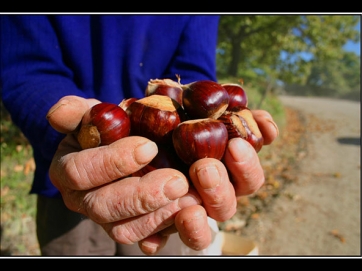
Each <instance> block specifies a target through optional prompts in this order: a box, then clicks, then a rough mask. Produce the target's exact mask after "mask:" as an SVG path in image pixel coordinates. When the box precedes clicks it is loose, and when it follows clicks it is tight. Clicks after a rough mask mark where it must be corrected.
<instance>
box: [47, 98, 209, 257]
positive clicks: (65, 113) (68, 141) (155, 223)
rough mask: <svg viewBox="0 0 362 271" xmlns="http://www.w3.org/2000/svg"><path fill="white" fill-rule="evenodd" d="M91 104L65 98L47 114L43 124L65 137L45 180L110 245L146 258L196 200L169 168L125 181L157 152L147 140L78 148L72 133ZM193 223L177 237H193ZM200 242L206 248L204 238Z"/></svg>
mask: <svg viewBox="0 0 362 271" xmlns="http://www.w3.org/2000/svg"><path fill="white" fill-rule="evenodd" d="M96 103H99V101H97V100H94V99H89V100H87V99H83V98H80V97H76V96H66V97H64V98H62V99H61V100H60V101H59V102H58V103H57V104H55V105H54V106H53V107H52V108H51V109H50V110H49V113H48V115H47V118H48V121H49V123H50V124H51V125H52V127H53V128H54V129H56V130H57V131H59V132H62V133H66V134H67V135H66V137H65V138H64V140H63V141H62V142H61V143H60V145H59V147H58V149H57V151H56V154H55V155H54V158H53V160H52V163H51V166H50V170H49V174H50V178H51V180H52V182H53V184H54V185H55V186H56V187H57V188H58V189H59V191H60V193H61V195H62V197H63V200H64V202H65V204H66V206H67V207H68V208H69V209H70V210H72V211H75V212H79V213H82V214H84V215H86V216H88V217H89V218H90V219H92V220H94V221H95V222H96V223H98V224H100V225H101V226H102V227H103V228H104V229H105V231H106V232H107V233H108V234H109V236H110V237H111V238H112V239H113V240H115V241H116V242H118V243H121V244H132V243H135V242H140V246H141V247H142V250H143V251H144V252H145V253H146V254H155V253H157V251H158V250H159V249H160V248H161V247H162V246H163V245H164V244H165V241H166V240H167V238H168V236H169V233H170V232H173V231H175V227H174V223H175V219H177V214H178V212H179V211H180V210H182V209H184V208H188V207H191V206H194V205H200V204H201V199H200V197H199V196H198V195H197V193H195V192H194V191H193V190H192V189H191V190H190V189H189V183H188V180H187V179H186V177H185V176H184V175H183V174H182V173H181V172H179V171H177V170H175V169H171V168H167V169H159V170H154V171H152V172H150V173H148V174H146V175H144V176H142V177H133V176H132V177H131V175H132V173H134V172H137V171H138V170H140V169H141V168H142V167H143V166H145V165H146V164H147V163H149V162H150V161H151V160H152V159H153V158H154V157H155V155H156V154H157V151H158V148H157V145H156V144H155V143H154V142H152V141H150V140H148V139H147V138H144V137H138V136H130V137H126V138H123V139H120V140H118V141H116V142H114V143H112V144H110V145H108V146H102V147H98V148H93V149H86V150H81V148H80V145H79V144H78V142H77V140H76V136H75V134H76V130H77V129H78V127H79V123H80V122H81V118H82V116H83V114H84V113H85V111H86V110H88V109H89V108H90V107H91V106H92V105H94V104H96ZM193 213H195V215H196V217H197V218H198V217H199V211H198V210H196V211H195V212H193V211H192V212H191V213H189V214H188V215H189V216H192V214H193ZM193 224H194V223H193V222H191V223H190V225H189V226H188V227H186V228H184V229H181V230H180V231H179V234H180V236H183V239H189V236H190V235H192V234H193V233H192V230H193V229H194V228H195V227H197V226H198V225H199V224H197V219H196V220H195V224H197V225H196V226H192V225H193ZM163 230H164V231H163ZM208 231H209V229H206V233H207V232H208ZM162 232H164V233H167V234H162ZM191 243H192V242H191ZM204 243H206V245H205V246H207V245H208V244H209V243H210V240H208V239H205V241H204Z"/></svg>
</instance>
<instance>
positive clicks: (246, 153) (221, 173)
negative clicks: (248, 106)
mask: <svg viewBox="0 0 362 271" xmlns="http://www.w3.org/2000/svg"><path fill="white" fill-rule="evenodd" d="M252 113H253V116H254V118H255V120H256V122H257V123H258V126H259V129H260V131H261V133H262V135H263V138H264V145H269V144H271V143H272V142H273V141H274V140H275V139H276V138H277V136H278V134H279V130H278V127H277V125H276V124H275V122H274V121H273V118H272V116H271V115H270V114H269V113H268V112H266V111H265V110H252ZM189 175H190V178H191V181H192V183H193V185H194V187H195V189H196V190H197V192H198V194H199V195H200V197H201V198H202V202H203V204H202V206H203V207H204V208H205V210H206V212H207V215H208V216H210V217H211V218H213V219H215V220H216V221H225V220H228V219H230V218H231V217H232V216H233V215H234V214H235V212H236V207H237V197H239V196H244V195H250V194H252V193H254V192H256V191H257V190H258V189H259V188H260V187H261V186H262V185H263V184H264V180H265V178H264V171H263V168H262V167H261V164H260V161H259V157H258V154H257V153H256V152H255V150H254V148H253V147H252V146H251V145H250V144H249V143H248V142H247V141H245V140H243V139H241V138H233V139H231V140H229V142H228V146H227V149H226V152H225V155H224V158H223V161H219V160H216V159H211V158H204V159H200V160H198V161H196V162H195V163H194V164H192V165H191V167H190V170H189ZM189 209H193V210H194V209H199V211H200V215H199V221H200V222H199V223H200V227H199V228H197V229H194V231H193V236H192V238H189V239H183V238H182V236H181V239H182V240H183V242H184V243H185V244H186V245H188V246H190V247H191V248H194V249H198V248H200V247H201V248H205V247H207V243H205V240H207V238H206V237H205V236H206V235H208V234H209V233H207V231H206V230H202V228H201V227H202V226H204V225H205V224H206V223H207V222H206V219H207V217H206V215H204V212H202V210H200V206H191V207H188V208H185V209H182V210H181V211H180V212H179V213H178V214H177V216H176V217H177V218H178V219H177V220H176V221H175V225H176V227H177V229H178V230H179V232H180V231H181V230H184V229H185V227H187V226H188V224H187V222H189V221H193V222H194V220H192V219H194V217H188V214H189V213H188V210H189ZM203 215H204V216H203ZM179 221H184V223H180V222H179ZM201 221H202V222H201ZM202 237H203V238H202ZM196 240H198V241H199V242H197V241H196ZM191 242H192V243H191ZM203 242H204V243H203Z"/></svg>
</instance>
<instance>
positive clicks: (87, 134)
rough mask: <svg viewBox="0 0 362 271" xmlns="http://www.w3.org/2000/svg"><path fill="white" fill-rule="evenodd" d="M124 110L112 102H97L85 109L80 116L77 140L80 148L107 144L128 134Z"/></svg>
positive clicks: (128, 124)
mask: <svg viewBox="0 0 362 271" xmlns="http://www.w3.org/2000/svg"><path fill="white" fill-rule="evenodd" d="M130 128H131V124H130V119H129V117H128V114H127V113H126V111H124V110H123V109H122V108H121V107H119V106H118V105H116V104H113V103H106V102H103V103H99V104H96V105H94V106H92V107H91V108H90V109H89V110H87V111H86V112H85V114H84V116H83V118H82V122H81V126H80V129H79V132H78V134H77V140H78V142H79V144H80V146H81V147H82V149H89V148H95V147H98V146H103V145H109V144H111V143H113V142H115V141H116V140H118V139H121V138H123V137H126V136H128V135H129V134H130Z"/></svg>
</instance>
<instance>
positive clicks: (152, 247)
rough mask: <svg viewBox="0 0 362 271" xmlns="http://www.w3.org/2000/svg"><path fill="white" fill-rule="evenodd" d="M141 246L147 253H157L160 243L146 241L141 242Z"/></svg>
mask: <svg viewBox="0 0 362 271" xmlns="http://www.w3.org/2000/svg"><path fill="white" fill-rule="evenodd" d="M141 246H142V248H141V250H142V251H143V252H144V253H145V254H149V255H153V254H156V253H157V251H158V245H157V244H154V243H151V242H147V241H144V242H142V243H141Z"/></svg>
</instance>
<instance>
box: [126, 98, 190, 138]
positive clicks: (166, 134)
mask: <svg viewBox="0 0 362 271" xmlns="http://www.w3.org/2000/svg"><path fill="white" fill-rule="evenodd" d="M126 112H127V114H128V115H129V118H130V121H131V134H132V135H138V136H144V137H147V138H148V139H150V140H152V141H154V142H156V143H162V144H171V136H172V131H173V129H174V128H175V127H176V126H177V125H178V124H179V123H180V122H181V121H182V120H183V119H184V117H183V109H182V107H181V105H180V104H179V103H177V102H176V101H175V100H173V99H172V98H170V97H168V96H164V95H158V94H153V95H151V96H147V97H144V98H142V99H138V100H136V101H134V102H132V103H131V104H130V105H129V106H128V108H127V110H126Z"/></svg>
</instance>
